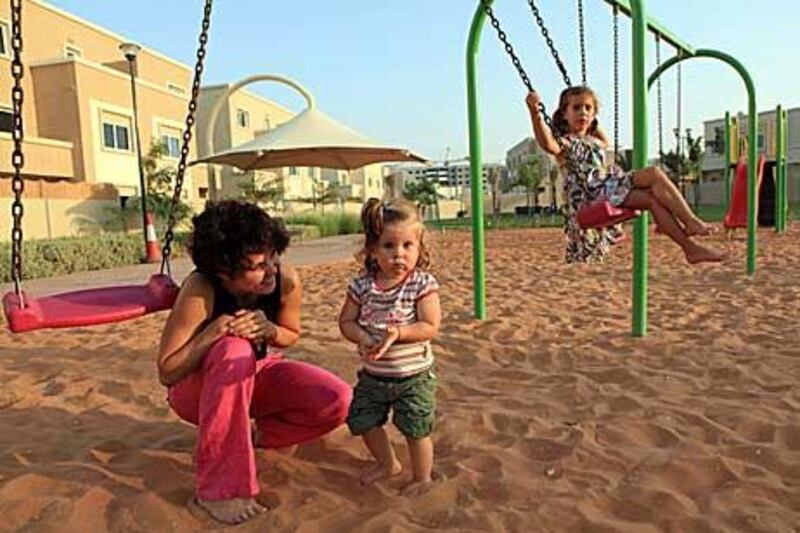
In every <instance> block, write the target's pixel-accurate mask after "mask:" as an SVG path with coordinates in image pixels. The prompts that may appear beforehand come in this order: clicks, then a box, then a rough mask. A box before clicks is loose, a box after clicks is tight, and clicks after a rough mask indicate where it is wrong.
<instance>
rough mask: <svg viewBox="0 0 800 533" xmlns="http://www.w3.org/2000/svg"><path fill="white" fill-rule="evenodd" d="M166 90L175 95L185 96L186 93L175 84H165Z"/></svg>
mask: <svg viewBox="0 0 800 533" xmlns="http://www.w3.org/2000/svg"><path fill="white" fill-rule="evenodd" d="M167 90H168V91H169V92H172V93H175V94H186V91H185V90H184V89H183V87H181V86H180V85H178V84H177V83H169V82H167Z"/></svg>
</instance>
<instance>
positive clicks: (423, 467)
mask: <svg viewBox="0 0 800 533" xmlns="http://www.w3.org/2000/svg"><path fill="white" fill-rule="evenodd" d="M406 442H407V443H408V453H409V455H410V456H411V468H412V470H413V471H414V479H413V480H412V481H411V483H410V484H409V485H408V486H407V487H405V488H404V489H403V493H404V494H409V493H414V492H416V491H417V490H419V489H421V488H422V487H424V486H425V485H427V484H428V483H430V482H431V473H432V471H433V440H431V438H430V437H423V438H421V439H412V438H410V437H406Z"/></svg>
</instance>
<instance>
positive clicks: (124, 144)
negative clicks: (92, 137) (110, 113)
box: [103, 122, 131, 152]
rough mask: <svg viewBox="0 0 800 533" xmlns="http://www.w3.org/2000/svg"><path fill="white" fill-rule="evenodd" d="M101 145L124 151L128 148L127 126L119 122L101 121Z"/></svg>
mask: <svg viewBox="0 0 800 533" xmlns="http://www.w3.org/2000/svg"><path fill="white" fill-rule="evenodd" d="M103 146H105V147H106V148H112V149H115V150H124V151H126V152H127V151H128V150H130V149H131V147H130V142H129V135H128V128H127V127H126V126H121V125H119V124H109V123H108V122H103Z"/></svg>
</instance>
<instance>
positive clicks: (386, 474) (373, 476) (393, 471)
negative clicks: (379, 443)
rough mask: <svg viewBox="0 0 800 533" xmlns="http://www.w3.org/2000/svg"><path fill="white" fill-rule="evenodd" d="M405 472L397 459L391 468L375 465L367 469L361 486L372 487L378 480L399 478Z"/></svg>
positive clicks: (379, 464)
mask: <svg viewBox="0 0 800 533" xmlns="http://www.w3.org/2000/svg"><path fill="white" fill-rule="evenodd" d="M402 472H403V465H402V464H400V461H398V460H397V459H395V461H394V463H393V464H392V465H391V466H390V467H389V468H387V467H385V466H384V465H382V464H381V463H377V464H375V466H372V467H371V468H367V469H366V470H365V471H364V472H363V473H362V474H361V484H362V485H364V486H367V485H372V484H373V483H375V482H376V481H378V480H381V479H388V478H390V477H394V476H398V475H400V474H401V473H402Z"/></svg>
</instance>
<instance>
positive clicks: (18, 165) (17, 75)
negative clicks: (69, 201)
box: [11, 0, 25, 307]
mask: <svg viewBox="0 0 800 533" xmlns="http://www.w3.org/2000/svg"><path fill="white" fill-rule="evenodd" d="M22 2H23V0H11V49H12V50H13V59H12V60H11V76H12V77H13V78H14V86H13V88H12V89H11V102H12V127H11V137H12V139H13V141H14V151H13V152H12V154H11V164H12V165H13V167H14V176H13V178H12V179H11V189H12V190H13V192H14V201H13V203H12V204H11V216H12V218H13V227H12V229H11V279H12V280H13V282H14V291H15V293H16V295H17V297H18V298H19V304H20V307H25V302H24V301H23V300H22V288H21V283H22V215H23V213H24V208H23V207H22V192H23V191H24V189H25V181H24V180H23V179H22V167H23V166H25V155H24V154H23V152H22V139H23V136H24V135H23V133H24V132H23V128H22V102H23V100H24V93H23V91H22V76H23V66H22Z"/></svg>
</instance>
